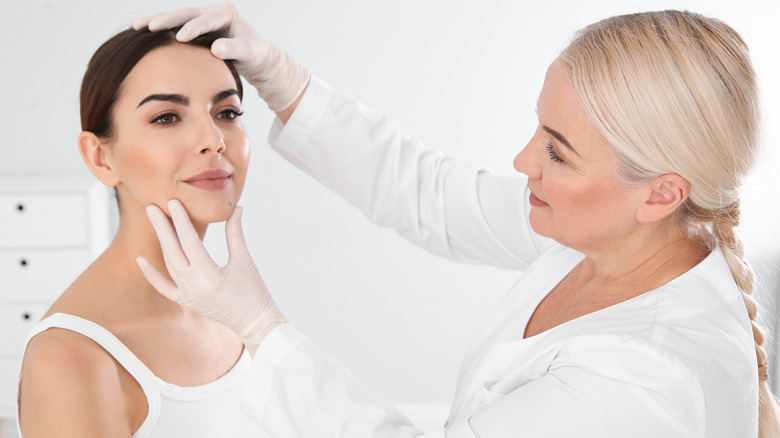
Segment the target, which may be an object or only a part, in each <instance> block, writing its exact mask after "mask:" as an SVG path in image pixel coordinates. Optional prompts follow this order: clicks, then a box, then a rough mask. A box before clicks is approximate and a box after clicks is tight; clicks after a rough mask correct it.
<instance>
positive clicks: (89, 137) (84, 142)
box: [79, 131, 119, 187]
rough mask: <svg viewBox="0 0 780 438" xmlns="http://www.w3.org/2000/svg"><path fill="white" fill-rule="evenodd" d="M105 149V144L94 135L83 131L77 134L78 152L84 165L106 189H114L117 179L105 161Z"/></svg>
mask: <svg viewBox="0 0 780 438" xmlns="http://www.w3.org/2000/svg"><path fill="white" fill-rule="evenodd" d="M105 148H106V143H104V142H103V141H101V140H100V138H98V136H96V135H95V134H94V133H92V132H89V131H83V132H82V133H81V134H79V152H81V158H83V159H84V163H85V164H86V165H87V167H88V168H89V170H90V172H92V174H93V175H95V176H96V177H97V179H99V180H100V182H102V183H103V184H105V185H106V186H108V187H114V186H116V185H117V184H119V178H118V177H117V175H116V173H115V172H114V169H113V168H112V167H111V165H110V163H109V160H108V159H107V158H108V157H107V153H106V150H105Z"/></svg>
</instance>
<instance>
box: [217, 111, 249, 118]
mask: <svg viewBox="0 0 780 438" xmlns="http://www.w3.org/2000/svg"><path fill="white" fill-rule="evenodd" d="M243 115H244V112H243V111H238V110H236V109H235V108H228V109H226V110H224V111H221V112H219V113H218V114H217V118H218V119H223V120H235V119H236V118H238V117H241V116H243Z"/></svg>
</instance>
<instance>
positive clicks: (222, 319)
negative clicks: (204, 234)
mask: <svg viewBox="0 0 780 438" xmlns="http://www.w3.org/2000/svg"><path fill="white" fill-rule="evenodd" d="M168 210H169V212H170V214H171V219H172V220H173V224H174V226H175V227H176V229H175V231H174V228H173V227H172V226H171V224H170V222H169V221H168V218H167V217H166V216H165V213H163V212H162V210H160V209H159V208H158V207H157V206H153V205H150V206H149V207H147V209H146V211H147V214H148V216H149V220H150V221H151V222H152V225H153V226H154V229H155V231H156V232H157V238H158V239H159V241H160V245H161V247H162V252H163V256H164V258H165V265H166V267H167V268H168V273H169V274H170V276H171V278H172V279H173V281H171V280H169V279H168V278H167V277H165V276H164V275H163V274H161V273H160V272H159V271H158V270H157V269H156V268H155V267H154V265H152V263H151V262H149V260H147V259H145V258H144V257H138V259H137V262H138V265H139V266H140V267H141V271H142V272H143V274H144V277H146V279H147V280H148V281H149V283H150V284H151V285H152V286H153V287H154V288H155V289H157V291H158V292H159V293H161V294H162V295H164V296H165V297H167V298H168V299H170V300H172V301H175V302H176V303H179V304H181V305H182V306H185V307H187V308H189V309H191V310H193V311H194V312H196V313H199V314H201V315H203V316H206V317H209V318H211V319H213V320H215V321H217V322H219V323H221V324H223V325H225V326H227V327H229V328H230V329H232V330H233V331H235V332H236V333H237V334H238V337H239V338H240V339H241V342H243V343H244V344H245V345H246V346H247V348H248V349H249V351H250V353H252V354H254V351H255V349H256V348H257V346H258V345H260V343H261V342H262V340H263V339H264V338H265V336H266V335H267V334H268V333H269V332H270V331H271V329H273V328H274V327H276V326H277V325H279V324H281V323H283V322H285V318H284V316H283V315H282V313H281V311H279V309H278V308H277V307H276V304H275V303H274V300H273V298H272V297H271V294H270V293H269V292H268V289H267V288H266V286H265V283H264V282H263V279H262V278H261V277H260V273H259V272H258V270H257V267H256V266H255V264H254V262H253V261H252V257H251V256H250V255H249V251H248V250H247V248H246V242H245V241H244V233H243V231H242V229H241V212H242V209H241V207H236V208H235V210H234V211H233V214H232V215H231V216H230V219H228V220H227V223H226V224H225V236H226V239H227V248H228V253H229V258H228V262H227V264H226V265H225V266H222V267H220V266H217V264H216V263H215V262H214V260H213V259H212V258H211V256H209V254H208V252H207V251H206V248H205V247H204V246H203V242H202V241H201V240H200V237H199V236H198V233H197V232H196V231H195V228H193V226H192V223H191V222H190V219H189V216H187V212H186V211H185V209H184V207H183V206H182V205H181V203H179V201H176V200H172V201H169V202H168Z"/></svg>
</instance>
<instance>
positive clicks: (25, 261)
mask: <svg viewBox="0 0 780 438" xmlns="http://www.w3.org/2000/svg"><path fill="white" fill-rule="evenodd" d="M19 264H20V265H21V266H22V267H23V268H26V267H27V259H21V260H19Z"/></svg>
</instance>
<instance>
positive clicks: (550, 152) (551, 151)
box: [545, 143, 563, 163]
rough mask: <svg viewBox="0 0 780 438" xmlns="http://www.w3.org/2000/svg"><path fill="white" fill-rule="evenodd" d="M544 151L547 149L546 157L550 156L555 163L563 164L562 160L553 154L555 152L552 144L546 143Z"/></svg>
mask: <svg viewBox="0 0 780 438" xmlns="http://www.w3.org/2000/svg"><path fill="white" fill-rule="evenodd" d="M545 149H547V155H549V156H550V159H551V160H553V162H555V163H563V159H561V157H559V156H558V154H556V153H555V150H554V149H553V144H552V143H547V146H545Z"/></svg>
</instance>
